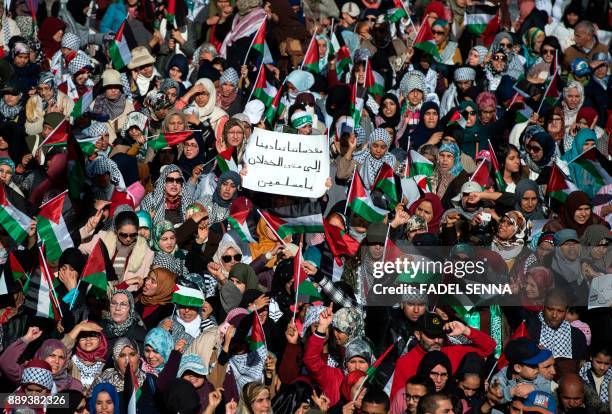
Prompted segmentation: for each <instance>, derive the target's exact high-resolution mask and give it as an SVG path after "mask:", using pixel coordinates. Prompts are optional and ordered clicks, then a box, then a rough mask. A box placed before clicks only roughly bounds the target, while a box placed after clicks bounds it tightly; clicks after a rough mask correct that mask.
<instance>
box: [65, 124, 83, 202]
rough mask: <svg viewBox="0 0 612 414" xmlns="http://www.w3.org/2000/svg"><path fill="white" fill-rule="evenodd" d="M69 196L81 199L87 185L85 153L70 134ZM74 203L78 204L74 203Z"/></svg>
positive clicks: (68, 148)
mask: <svg viewBox="0 0 612 414" xmlns="http://www.w3.org/2000/svg"><path fill="white" fill-rule="evenodd" d="M66 155H67V164H68V165H67V168H66V170H67V178H68V180H67V181H68V196H69V197H70V199H71V200H72V201H76V200H80V199H81V195H82V194H83V188H84V186H85V155H84V154H83V150H82V149H81V147H80V145H79V143H78V141H77V139H76V138H75V137H74V136H72V135H71V136H68V147H67V154H66ZM74 205H78V204H75V203H73V206H74Z"/></svg>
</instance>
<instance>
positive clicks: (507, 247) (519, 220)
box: [491, 210, 527, 262]
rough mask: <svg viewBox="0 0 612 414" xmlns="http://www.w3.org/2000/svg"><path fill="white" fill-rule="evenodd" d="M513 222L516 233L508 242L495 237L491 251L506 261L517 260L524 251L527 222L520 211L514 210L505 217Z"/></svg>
mask: <svg viewBox="0 0 612 414" xmlns="http://www.w3.org/2000/svg"><path fill="white" fill-rule="evenodd" d="M504 217H507V218H508V219H510V221H511V222H512V225H513V226H514V233H513V234H512V237H511V238H510V239H508V240H502V239H500V238H499V237H498V236H497V233H496V234H495V236H493V243H492V245H491V250H493V251H494V252H497V253H499V254H500V255H501V257H502V258H503V259H504V261H506V262H507V261H510V260H513V259H515V258H516V256H518V255H519V253H520V252H521V250H522V249H523V245H524V244H525V231H526V230H527V220H525V217H524V216H523V214H522V213H521V212H519V211H516V210H513V211H510V212H508V213H506V214H505V215H504Z"/></svg>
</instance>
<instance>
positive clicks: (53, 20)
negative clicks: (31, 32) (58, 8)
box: [38, 17, 66, 59]
mask: <svg viewBox="0 0 612 414" xmlns="http://www.w3.org/2000/svg"><path fill="white" fill-rule="evenodd" d="M60 30H66V23H64V22H63V21H62V20H60V19H58V18H57V17H47V18H46V19H45V20H44V21H43V24H42V25H41V26H40V30H39V32H38V38H39V39H40V44H41V46H42V50H43V53H44V54H45V57H46V58H47V59H51V58H52V57H53V55H54V54H55V52H57V51H58V50H60V46H61V42H56V41H55V40H53V35H55V34H56V33H57V32H59V31H60Z"/></svg>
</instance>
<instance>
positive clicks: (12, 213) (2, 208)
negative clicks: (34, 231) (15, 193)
mask: <svg viewBox="0 0 612 414" xmlns="http://www.w3.org/2000/svg"><path fill="white" fill-rule="evenodd" d="M30 224H32V218H31V217H30V216H28V215H27V214H25V213H24V212H22V211H21V210H19V209H18V208H16V207H15V206H13V204H11V202H10V201H8V199H7V198H6V193H5V187H4V184H2V185H0V226H2V227H3V228H4V230H6V232H7V233H8V235H9V236H10V237H11V238H12V239H13V240H15V241H16V242H17V243H21V242H23V241H24V240H25V239H26V237H28V230H29V228H30Z"/></svg>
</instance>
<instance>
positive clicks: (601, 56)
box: [591, 52, 610, 63]
mask: <svg viewBox="0 0 612 414" xmlns="http://www.w3.org/2000/svg"><path fill="white" fill-rule="evenodd" d="M591 62H607V63H610V55H609V54H608V53H605V52H597V53H595V54H594V55H593V57H591Z"/></svg>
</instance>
